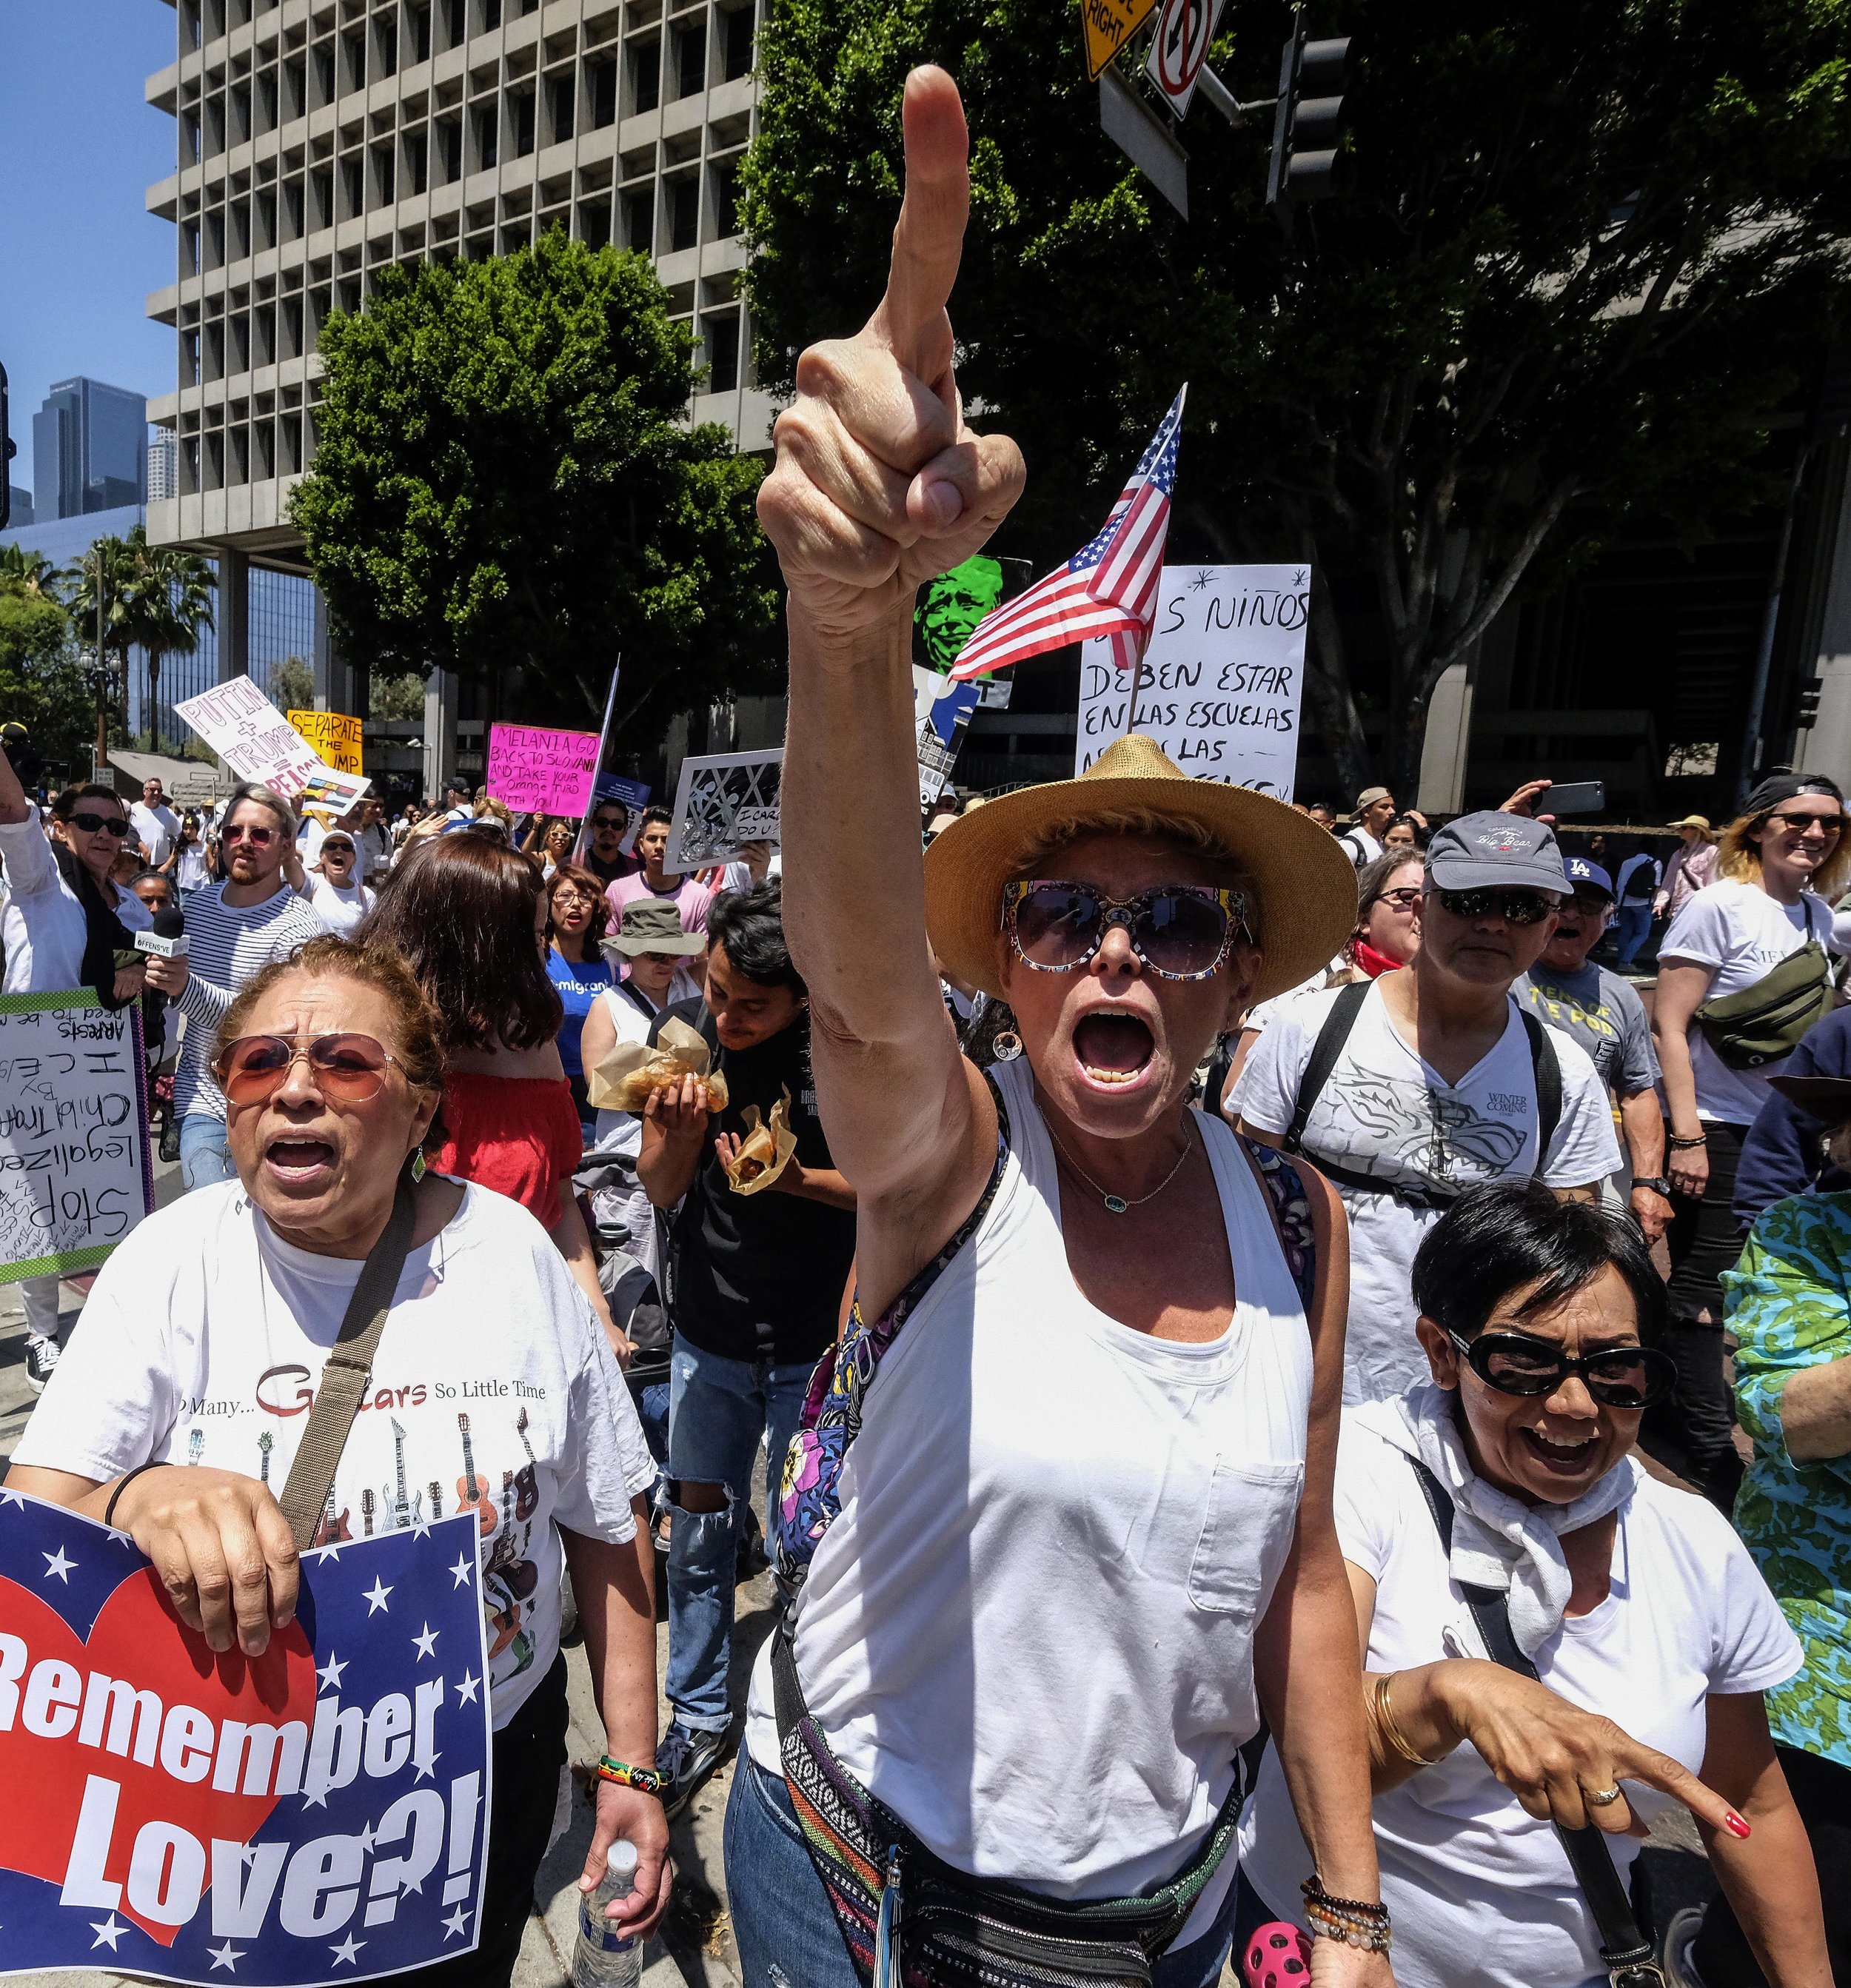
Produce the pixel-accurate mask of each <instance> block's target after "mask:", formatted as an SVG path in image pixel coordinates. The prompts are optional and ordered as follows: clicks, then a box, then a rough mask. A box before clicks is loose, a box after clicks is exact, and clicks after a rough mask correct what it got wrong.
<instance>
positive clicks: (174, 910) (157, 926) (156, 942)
mask: <svg viewBox="0 0 1851 1988" xmlns="http://www.w3.org/2000/svg"><path fill="white" fill-rule="evenodd" d="M135 950H136V951H137V952H151V953H153V954H154V955H155V956H156V957H157V958H160V959H184V958H186V956H187V921H186V918H185V917H184V915H183V914H182V912H181V909H180V907H179V906H178V905H177V904H172V905H170V906H169V907H168V908H167V910H166V911H157V912H156V913H155V914H154V928H153V929H152V930H151V931H138V932H137V934H136V935H135Z"/></svg>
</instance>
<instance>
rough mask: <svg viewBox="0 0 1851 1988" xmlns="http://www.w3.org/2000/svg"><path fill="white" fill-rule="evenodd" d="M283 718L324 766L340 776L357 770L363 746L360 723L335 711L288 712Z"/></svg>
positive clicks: (363, 723) (364, 732) (363, 740)
mask: <svg viewBox="0 0 1851 1988" xmlns="http://www.w3.org/2000/svg"><path fill="white" fill-rule="evenodd" d="M285 716H286V717H287V718H289V722H290V723H291V724H292V725H294V726H295V727H296V730H297V731H298V732H300V733H301V734H302V736H303V738H305V739H307V741H308V742H309V744H310V745H312V746H313V747H314V748H315V750H316V753H317V755H318V756H319V757H320V758H321V759H324V760H325V761H326V762H327V763H328V765H329V766H333V767H334V768H335V769H336V770H337V771H338V772H340V773H358V772H359V771H360V761H361V757H362V754H363V750H364V747H365V743H366V724H365V722H364V720H363V719H361V718H349V717H348V716H347V715H346V713H345V712H339V711H292V712H286V713H285Z"/></svg>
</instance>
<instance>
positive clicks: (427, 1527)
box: [411, 1519, 431, 1540]
mask: <svg viewBox="0 0 1851 1988" xmlns="http://www.w3.org/2000/svg"><path fill="white" fill-rule="evenodd" d="M411 1537H413V1538H414V1540H424V1539H428V1538H429V1537H431V1521H430V1520H428V1519H420V1520H418V1521H417V1523H416V1524H415V1525H414V1526H412V1528H411Z"/></svg>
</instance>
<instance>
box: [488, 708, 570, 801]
mask: <svg viewBox="0 0 1851 1988" xmlns="http://www.w3.org/2000/svg"><path fill="white" fill-rule="evenodd" d="M597 770H598V735H597V734H596V732H548V731H545V730H542V729H541V727H539V725H490V726H489V728H488V779H487V782H486V784H487V786H488V791H489V793H491V794H492V795H493V796H495V799H496V800H498V801H505V802H506V803H507V804H508V806H509V807H511V808H512V809H513V810H514V811H515V813H516V814H562V815H572V816H579V815H582V814H583V813H584V812H585V810H586V808H587V807H589V806H590V804H591V783H592V782H593V779H595V778H596V775H597Z"/></svg>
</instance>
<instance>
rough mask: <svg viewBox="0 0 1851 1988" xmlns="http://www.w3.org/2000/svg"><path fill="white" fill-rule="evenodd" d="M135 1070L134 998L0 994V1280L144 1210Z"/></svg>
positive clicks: (142, 1094) (144, 1166) (114, 1230)
mask: <svg viewBox="0 0 1851 1988" xmlns="http://www.w3.org/2000/svg"><path fill="white" fill-rule="evenodd" d="M143 1071H144V1064H143V1061H142V1054H141V1009H140V1004H139V1003H138V1002H130V1005H129V1006H127V1007H126V1008H118V1009H115V1010H114V1011H113V1013H112V1012H111V1011H110V1009H106V1008H105V1007H104V1006H103V1003H102V1002H100V1001H99V1000H98V999H97V998H96V996H95V994H93V992H91V991H90V989H88V988H79V989H73V990H72V991H69V992H62V993H55V994H8V995H5V996H0V1283H15V1282H16V1281H17V1280H19V1278H21V1277H49V1276H62V1275H63V1274H64V1273H66V1271H71V1270H94V1269H95V1268H96V1266H97V1265H98V1264H99V1263H101V1262H102V1261H103V1259H104V1258H105V1257H106V1256H108V1254H109V1253H110V1251H111V1250H112V1249H114V1248H115V1246H116V1245H117V1243H118V1242H120V1241H121V1240H122V1239H123V1236H126V1235H127V1233H128V1232H129V1231H130V1229H133V1227H134V1226H135V1225H136V1223H137V1222H139V1221H140V1219H141V1218H142V1217H143V1216H144V1215H146V1214H147V1213H148V1212H150V1210H151V1209H153V1207H154V1185H153V1181H152V1176H151V1175H150V1170H149V1166H148V1134H147V1124H148V1111H147V1093H146V1091H145V1090H144V1084H145V1081H146V1079H145V1078H144V1074H143ZM4 1785H5V1783H4V1780H0V1786H4ZM5 1923H6V1922H5V1917H4V1915H0V1926H3V1925H5Z"/></svg>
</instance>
